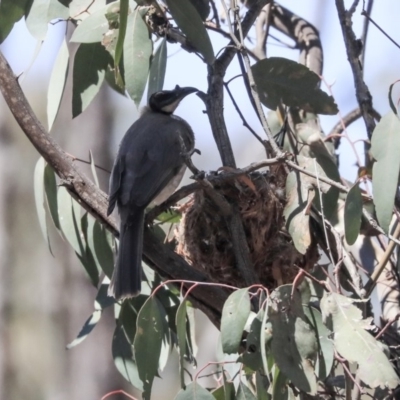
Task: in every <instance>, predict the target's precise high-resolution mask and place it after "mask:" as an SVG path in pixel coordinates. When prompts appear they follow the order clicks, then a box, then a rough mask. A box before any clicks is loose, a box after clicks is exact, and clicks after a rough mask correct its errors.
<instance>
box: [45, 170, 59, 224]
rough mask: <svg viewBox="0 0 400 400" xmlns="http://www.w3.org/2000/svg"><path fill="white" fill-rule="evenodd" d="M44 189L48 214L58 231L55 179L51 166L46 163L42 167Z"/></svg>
mask: <svg viewBox="0 0 400 400" xmlns="http://www.w3.org/2000/svg"><path fill="white" fill-rule="evenodd" d="M44 190H45V192H46V200H47V205H48V207H49V211H50V216H51V218H52V220H53V223H54V226H55V227H56V228H57V229H58V230H59V231H60V229H61V226H60V220H59V218H58V201H57V190H58V189H57V179H56V174H55V172H54V170H53V168H51V167H50V165H48V164H46V166H45V168H44Z"/></svg>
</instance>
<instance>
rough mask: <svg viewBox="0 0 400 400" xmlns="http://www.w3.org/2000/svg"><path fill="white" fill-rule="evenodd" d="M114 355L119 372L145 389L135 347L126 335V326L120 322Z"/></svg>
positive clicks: (138, 387) (115, 335)
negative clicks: (135, 354)
mask: <svg viewBox="0 0 400 400" xmlns="http://www.w3.org/2000/svg"><path fill="white" fill-rule="evenodd" d="M112 355H113V358H114V363H115V366H116V367H117V369H118V371H119V373H120V374H121V375H122V376H123V377H124V378H125V379H126V380H127V381H128V382H129V383H130V384H131V385H133V386H134V387H136V388H137V389H139V390H141V391H143V389H144V385H143V382H142V381H141V379H140V377H139V371H138V366H137V364H136V361H135V358H134V355H133V349H132V346H131V345H130V343H129V341H128V339H127V337H126V332H125V328H124V327H123V325H121V324H118V325H117V327H116V328H115V331H114V336H113V341H112Z"/></svg>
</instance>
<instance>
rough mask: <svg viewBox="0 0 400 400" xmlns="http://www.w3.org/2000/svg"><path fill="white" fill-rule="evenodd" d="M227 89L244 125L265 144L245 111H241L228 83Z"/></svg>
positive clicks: (225, 84)
mask: <svg viewBox="0 0 400 400" xmlns="http://www.w3.org/2000/svg"><path fill="white" fill-rule="evenodd" d="M224 86H225V89H226V91H227V92H228V95H229V97H230V99H231V101H232V104H233V106H234V107H235V109H236V111H237V113H238V114H239V117H240V119H241V120H242V122H243V126H244V127H246V128H247V129H248V130H249V131H250V132H251V133H252V135H253V136H254V137H255V138H256V139H257V140H258V141H259V142H260V143H261V144H262V145H263V146H264V141H263V140H262V139H261V137H260V136H259V135H258V134H257V132H256V131H255V130H254V129H253V128H252V127H251V126H250V125H249V123H248V122H247V121H246V118H245V117H244V115H243V113H242V112H241V111H240V108H239V106H238V104H237V103H236V100H235V98H234V97H233V95H232V92H231V90H230V89H229V86H228V84H227V83H224Z"/></svg>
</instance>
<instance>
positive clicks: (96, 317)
mask: <svg viewBox="0 0 400 400" xmlns="http://www.w3.org/2000/svg"><path fill="white" fill-rule="evenodd" d="M108 282H109V281H108V280H107V279H105V280H103V283H102V284H101V286H100V289H99V291H98V292H97V296H96V300H95V302H94V311H93V313H92V315H91V316H90V317H89V318H88V319H87V320H86V322H85V323H84V325H83V327H82V329H81V330H80V332H79V333H78V336H77V337H76V339H74V340H73V341H72V342H71V343H70V344H69V345H68V346H67V349H71V348H72V347H75V346H77V345H78V344H80V343H82V342H83V341H84V340H85V339H86V338H87V337H88V336H89V334H90V333H91V332H92V331H93V329H94V328H95V327H96V325H97V324H98V322H99V321H100V318H101V316H102V314H103V310H104V309H105V308H107V307H109V306H111V305H113V304H114V299H113V298H112V297H110V296H108V295H107V291H108Z"/></svg>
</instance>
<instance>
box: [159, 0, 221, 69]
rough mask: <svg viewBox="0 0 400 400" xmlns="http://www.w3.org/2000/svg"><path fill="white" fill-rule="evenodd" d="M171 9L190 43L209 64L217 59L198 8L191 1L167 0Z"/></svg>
mask: <svg viewBox="0 0 400 400" xmlns="http://www.w3.org/2000/svg"><path fill="white" fill-rule="evenodd" d="M166 3H167V6H168V8H169V11H170V13H171V15H172V17H173V18H174V20H175V22H176V24H177V25H178V27H179V28H180V29H181V30H182V32H183V33H184V34H185V35H186V37H187V39H188V40H189V42H190V44H191V45H192V46H193V47H194V48H195V49H196V50H197V51H198V52H199V53H200V54H201V55H202V56H203V57H204V59H205V61H206V63H207V64H210V65H212V64H213V63H214V61H215V57H214V50H213V48H212V44H211V40H210V37H209V36H208V33H207V31H206V28H205V27H204V25H203V21H202V20H201V17H200V15H199V13H198V12H197V10H196V8H195V7H194V6H193V5H192V4H191V3H190V2H189V1H181V0H166Z"/></svg>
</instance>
